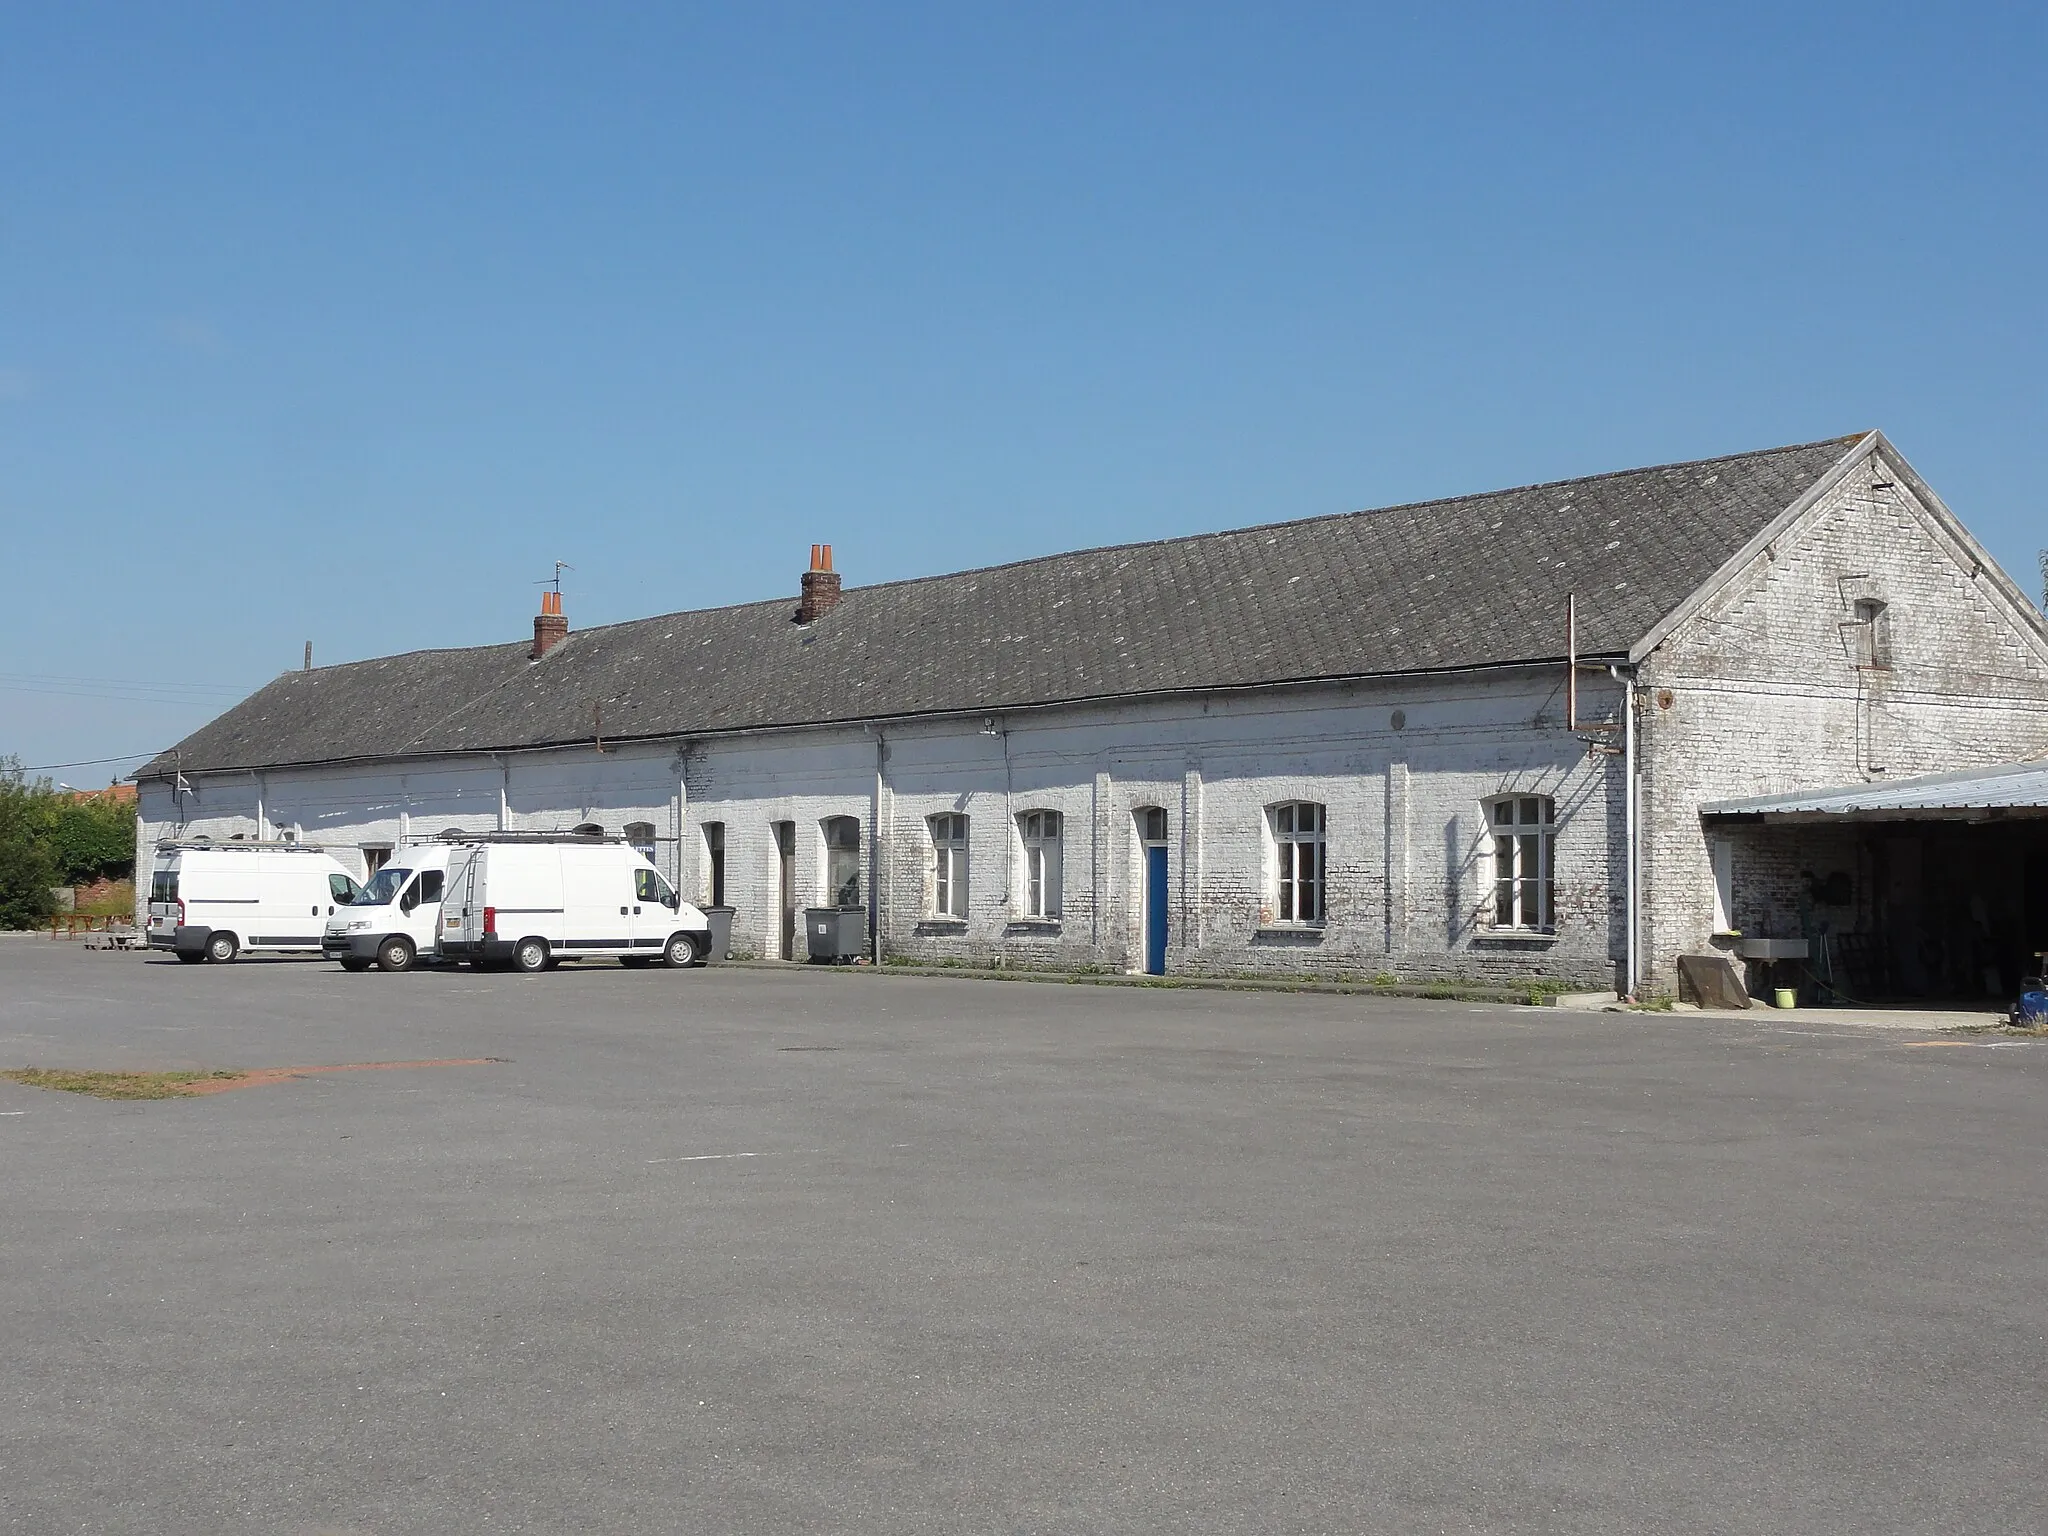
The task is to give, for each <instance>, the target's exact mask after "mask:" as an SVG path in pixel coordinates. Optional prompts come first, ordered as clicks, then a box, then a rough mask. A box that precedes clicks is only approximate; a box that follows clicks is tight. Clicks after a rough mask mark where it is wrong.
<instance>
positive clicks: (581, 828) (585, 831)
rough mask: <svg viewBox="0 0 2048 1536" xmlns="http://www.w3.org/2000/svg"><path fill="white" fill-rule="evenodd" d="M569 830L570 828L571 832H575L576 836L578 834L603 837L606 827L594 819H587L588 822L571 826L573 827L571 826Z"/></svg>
mask: <svg viewBox="0 0 2048 1536" xmlns="http://www.w3.org/2000/svg"><path fill="white" fill-rule="evenodd" d="M569 830H570V832H571V833H572V834H574V835H575V836H577V837H603V836H604V828H603V827H601V826H599V825H598V824H597V823H596V822H594V821H586V822H582V823H580V824H579V825H577V826H573V827H571V828H570V829H569Z"/></svg>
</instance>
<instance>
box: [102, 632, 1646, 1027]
mask: <svg viewBox="0 0 2048 1536" xmlns="http://www.w3.org/2000/svg"><path fill="white" fill-rule="evenodd" d="M1560 684H1561V678H1560V676H1559V674H1558V672H1557V670H1556V669H1554V668H1551V669H1541V670H1533V669H1523V670H1520V671H1516V672H1502V673H1497V674H1491V675H1485V676H1472V677H1467V678H1464V679H1452V680H1434V681H1431V682H1429V683H1426V684H1424V683H1419V682H1393V683H1387V684H1380V685H1375V686H1370V687H1368V686H1364V685H1348V686H1347V685H1321V686H1315V687H1306V688H1300V689H1291V690H1269V691H1265V692H1262V693H1260V694H1256V695H1243V696H1238V697H1235V698H1230V699H1223V698H1217V699H1211V700H1207V701H1192V702H1189V701H1177V702H1157V703H1143V704H1135V705H1131V706H1126V707H1123V708H1116V709H1112V708H1101V707H1097V708H1087V709H1082V708H1069V709H1061V710H1039V711H1031V712H1027V713H1020V714H1017V715H1014V716H1009V717H1003V718H1001V719H999V720H998V721H997V722H996V727H995V730H994V732H993V733H992V734H985V733H984V732H983V730H982V727H981V722H980V721H979V720H967V721H952V722H944V723H917V724H905V725H900V726H894V727H884V728H879V729H874V730H864V729H859V728H854V729H848V730H817V731H801V732H788V733H781V734H777V735H774V736H754V737H747V738H730V739H712V740H697V741H692V742H690V743H687V744H686V745H681V746H680V749H679V746H678V744H668V743H665V744H662V745H660V746H639V747H622V748H618V749H616V750H613V751H608V752H606V753H604V754H601V755H600V754H598V753H597V752H595V751H594V750H592V749H591V748H588V747H579V748H572V749H564V750H560V751H550V752H538V753H520V754H508V755H506V756H504V757H502V758H495V759H493V758H476V759H468V760H463V761H460V762H445V763H443V762H435V763H418V764H411V765H407V766H406V767H405V768H404V770H403V771H393V770H391V769H361V768H341V767H337V768H332V769H315V770H305V771H292V772H286V771H281V770H280V771H272V772H268V773H264V774H234V775H218V776H214V775H205V776H199V777H198V779H197V781H196V793H195V794H194V795H193V796H192V797H190V800H189V803H188V805H187V807H186V819H185V821H184V823H183V824H182V826H180V824H179V822H178V819H177V815H176V808H175V806H174V804H173V797H172V796H171V795H170V793H169V791H168V790H167V789H166V788H165V787H164V786H162V785H160V784H148V785H145V786H144V787H143V801H142V836H143V840H144V843H145V844H151V843H153V842H154V841H155V840H156V839H157V838H159V837H163V836H167V835H171V834H172V833H175V832H180V831H182V833H183V834H184V835H188V836H189V835H193V834H198V833H204V834H206V835H209V836H212V837H214V838H216V839H225V838H228V837H231V836H233V835H234V834H236V833H238V832H239V833H243V834H244V835H256V834H257V833H258V832H259V828H258V824H257V819H256V818H257V809H258V804H259V801H260V804H261V808H262V813H263V818H264V827H263V830H270V831H273V832H274V831H275V830H276V829H280V828H285V827H296V828H298V829H299V831H300V833H301V835H303V836H304V838H305V839H306V840H308V841H312V842H319V843H322V844H325V845H327V846H329V847H334V848H337V849H338V850H340V851H341V852H342V855H343V857H344V859H345V860H349V859H353V860H354V861H355V862H356V864H357V866H358V867H360V866H361V858H360V854H359V853H358V852H357V850H359V849H360V847H361V846H362V845H364V844H375V843H391V842H396V841H398V840H399V839H400V838H402V837H404V836H407V835H414V836H431V835H433V834H435V833H437V832H440V831H442V830H443V829H444V828H449V827H459V828H462V829H464V830H483V829H488V828H491V827H495V826H499V825H503V826H505V827H508V828H515V829H532V828H554V829H567V828H569V827H573V826H575V825H577V824H579V823H581V822H586V821H595V822H597V823H599V824H600V825H602V826H603V827H604V828H605V829H606V830H608V831H613V832H616V831H619V830H620V829H621V828H622V827H623V826H624V825H625V824H626V823H628V822H630V821H648V822H652V823H654V824H655V825H656V826H657V827H658V828H659V829H660V833H661V837H662V842H661V844H660V845H659V852H658V854H657V863H659V864H661V865H662V866H663V867H664V868H665V869H667V870H668V871H669V872H670V873H671V874H672V875H673V876H674V877H675V879H676V882H677V884H678V886H679V888H680V889H681V890H682V891H683V892H684V893H685V894H686V895H687V896H690V897H691V898H693V899H695V900H698V901H700V902H702V901H706V900H708V898H709V890H708V886H709V879H710V872H709V861H708V855H707V851H706V842H705V836H704V829H705V827H706V825H707V824H708V823H712V822H717V823H721V824H722V825H723V826H724V828H725V842H726V854H725V861H726V863H725V869H726V874H725V892H726V899H727V902H728V904H729V905H731V906H733V907H734V908H735V909H736V916H735V919H734V927H733V943H734V949H735V952H736V953H741V954H753V955H774V954H776V953H777V952H778V949H779V930H780V905H779V903H780V890H779V883H780V859H779V855H778V852H777V848H776V843H775V838H774V832H773V828H774V825H775V824H776V823H777V822H785V821H786V822H791V823H794V825H795V830H796V838H795V860H794V863H795V886H796V889H795V893H794V894H795V899H796V902H797V905H798V906H799V907H800V908H801V907H803V906H808V905H811V904H814V903H816V902H819V901H822V900H823V899H824V896H825V883H826V875H825V858H826V855H825V843H824V830H823V823H824V821H825V819H826V818H828V817H831V816H842V815H843V816H853V817H856V818H857V819H858V820H859V821H860V824H861V828H862V850H861V857H862V866H863V870H864V873H865V876H866V878H864V881H863V884H864V885H866V886H869V887H877V886H878V887H879V889H878V890H873V889H871V890H870V892H869V894H870V896H871V898H872V899H873V904H874V910H875V914H876V921H877V922H878V924H879V926H880V930H881V937H882V947H883V949H884V952H885V954H887V955H890V956H900V957H904V958H916V959H926V960H953V961H963V962H965V961H974V962H982V963H988V962H993V963H1000V964H1015V965H1048V966H1093V967H1103V968H1108V969H1116V970H1127V969H1136V968H1138V967H1139V966H1141V964H1142V947H1143V929H1142V921H1143V917H1142V913H1141V911H1140V905H1141V902H1142V896H1143V881H1144V875H1143V864H1142V857H1143V855H1142V851H1141V843H1140V837H1139V829H1138V822H1137V815H1138V812H1139V811H1140V810H1142V809H1144V808H1147V807H1153V806H1157V807H1161V808H1163V809H1164V810H1165V811H1166V813H1167V820H1168V827H1169V838H1170V843H1171V847H1170V853H1169V871H1170V873H1169V889H1170V903H1169V950H1168V969H1169V970H1171V971H1175V972H1181V973H1193V972H1208V973H1220V972H1231V971H1255V972H1271V973H1317V974H1335V973H1340V972H1341V973H1354V974H1364V975H1373V974H1379V973H1382V972H1387V973H1392V974H1394V975H1397V976H1400V977H1403V978H1408V979H1414V978H1432V977H1448V976H1485V977H1495V978H1503V979H1505V978H1515V977H1527V976H1538V975H1540V976H1556V977H1561V978H1565V979H1569V980H1572V981H1574V982H1577V983H1583V984H1586V985H1599V986H1606V985H1611V984H1612V980H1613V976H1614V968H1615V962H1616V960H1617V959H1618V957H1619V948H1618V946H1619V943H1620V938H1619V934H1620V898H1621V893H1620V891H1619V889H1618V888H1617V887H1616V886H1615V885H1614V882H1613V880H1612V879H1611V878H1610V874H1609V871H1610V870H1611V869H1613V868H1616V867H1618V863H1617V856H1618V849H1619V847H1620V840H1621V832H1620V817H1621V809H1620V801H1619V793H1620V784H1621V773H1620V768H1619V765H1618V762H1617V761H1616V760H1615V759H1612V758H1607V757H1598V758H1589V757H1588V755H1587V754H1586V752H1585V749H1584V747H1583V746H1582V744H1581V743H1580V742H1578V741H1577V740H1575V739H1573V738H1572V737H1571V736H1570V735H1569V734H1568V733H1567V732H1566V731H1565V730H1564V729H1563V721H1562V718H1561V687H1560ZM1617 700H1618V693H1617V692H1616V691H1615V690H1612V689H1609V690H1607V691H1606V692H1605V694H1604V695H1603V694H1602V693H1601V691H1600V690H1598V689H1595V688H1593V687H1591V686H1589V687H1588V688H1587V690H1586V706H1587V708H1588V710H1589V712H1598V711H1600V710H1603V709H1604V710H1605V711H1606V712H1607V713H1608V714H1609V715H1610V716H1612V715H1613V714H1614V713H1615V711H1616V709H1617V708H1618V704H1617ZM1397 710H1398V711H1400V712H1401V714H1402V716H1403V725H1402V728H1400V729H1396V728H1394V726H1393V724H1392V717H1393V714H1394V712H1395V711H1397ZM1509 791H1520V792H1526V793H1537V794H1545V795H1550V796H1553V797H1554V798H1555V800H1556V803H1557V807H1558V814H1559V817H1560V822H1561V825H1560V831H1559V835H1558V852H1557V875H1558V891H1559V902H1558V904H1559V913H1560V916H1559V922H1558V928H1557V932H1556V933H1555V934H1554V935H1528V934H1522V935H1511V934H1497V933H1495V932H1493V931H1492V930H1491V927H1490V901H1491V890H1492V887H1491V883H1490V873H1489V871H1488V870H1487V869H1486V868H1485V867H1484V861H1485V857H1486V851H1487V835H1486V830H1485V826H1484V814H1483V809H1482V804H1483V802H1484V800H1485V798H1486V797H1487V796H1489V795H1495V794H1500V793H1504V792H1509ZM1289 800H1310V801H1315V802H1318V803H1320V804H1322V805H1324V806H1325V807H1326V808H1327V820H1328V830H1327V858H1328V871H1327V900H1326V906H1327V912H1326V921H1325V922H1324V924H1323V925H1322V926H1321V927H1319V928H1308V927H1295V928H1289V927H1287V926H1285V925H1281V924H1277V923H1275V922H1273V921H1272V920H1271V918H1272V912H1273V910H1274V880H1275V869H1274V854H1273V848H1272V842H1271V839H1270V837H1269V836H1268V833H1267V825H1268V824H1267V816H1266V811H1267V807H1269V806H1271V805H1273V804H1275V803H1278V802H1282V801H1289ZM1030 810H1053V811H1058V812H1059V813H1060V815H1061V817H1062V821H1063V837H1062V863H1063V871H1062V873H1063V880H1062V884H1063V895H1064V900H1063V903H1062V907H1061V912H1060V916H1059V919H1058V921H1057V922H1033V921H1028V920H1026V918H1025V912H1024V885H1023V862H1022V861H1023V844H1022V841H1021V838H1020V837H1019V835H1018V832H1017V817H1018V816H1019V815H1021V814H1022V813H1024V812H1025V811H1030ZM941 813H964V814H965V815H966V816H967V817H968V826H969V880H968V891H969V903H968V913H967V917H966V919H965V920H964V921H952V920H945V919H936V918H934V917H933V916H932V915H931V905H932V887H933V859H932V851H931V840H930V835H929V830H928V818H930V817H932V816H935V815H938V814H941ZM878 824H879V825H880V827H881V828H882V832H883V835H882V838H881V847H880V850H879V853H878V852H877V850H876V847H875V839H874V829H875V827H876V826H877V825H878ZM798 933H799V940H798V942H799V953H801V933H802V929H801V926H799V929H798Z"/></svg>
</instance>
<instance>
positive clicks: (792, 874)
mask: <svg viewBox="0 0 2048 1536" xmlns="http://www.w3.org/2000/svg"><path fill="white" fill-rule="evenodd" d="M775 863H776V881H775V885H776V905H777V907H778V908H779V909H780V912H781V918H780V922H779V928H780V940H781V942H780V946H779V948H778V950H777V953H778V954H780V955H781V957H782V958H783V959H785V960H794V959H795V958H796V823H795V822H793V821H778V822H776V823H775Z"/></svg>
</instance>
